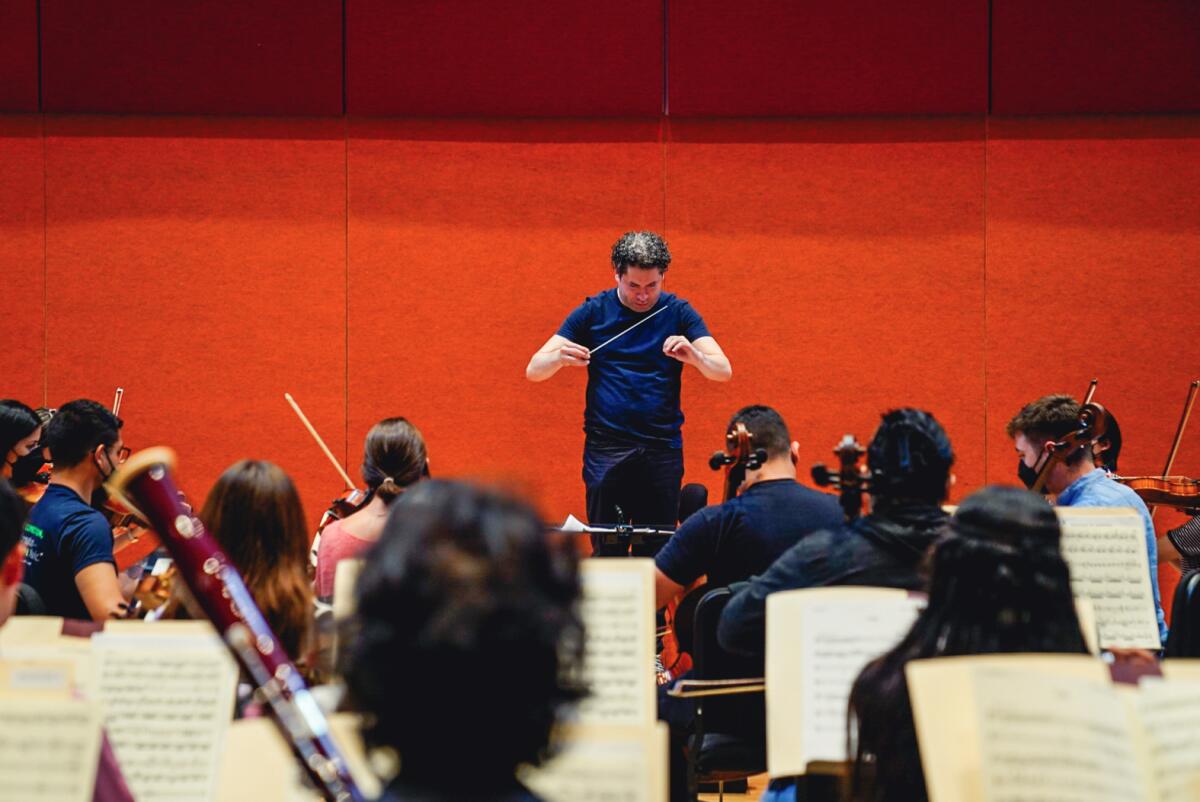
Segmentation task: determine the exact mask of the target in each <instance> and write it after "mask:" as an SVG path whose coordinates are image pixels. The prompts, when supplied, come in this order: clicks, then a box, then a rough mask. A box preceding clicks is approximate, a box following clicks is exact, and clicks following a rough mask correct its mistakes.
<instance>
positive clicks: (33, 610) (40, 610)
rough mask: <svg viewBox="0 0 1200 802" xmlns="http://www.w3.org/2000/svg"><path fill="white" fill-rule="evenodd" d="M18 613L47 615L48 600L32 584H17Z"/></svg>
mask: <svg viewBox="0 0 1200 802" xmlns="http://www.w3.org/2000/svg"><path fill="white" fill-rule="evenodd" d="M16 614H17V615H46V602H45V601H43V600H42V594H40V593H38V592H37V591H36V590H34V589H33V586H32V585H26V584H25V583H24V582H21V583H20V584H18V585H17V609H16Z"/></svg>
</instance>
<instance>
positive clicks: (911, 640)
mask: <svg viewBox="0 0 1200 802" xmlns="http://www.w3.org/2000/svg"><path fill="white" fill-rule="evenodd" d="M1061 539H1062V530H1061V528H1060V527H1059V523H1058V517H1057V516H1056V515H1055V514H1054V510H1053V509H1052V508H1051V507H1050V505H1049V504H1048V503H1047V502H1046V500H1045V499H1044V498H1042V497H1041V496H1039V495H1037V494H1035V493H1030V492H1028V491H1026V490H1022V489H1019V488H1014V487H999V486H992V487H987V488H984V489H983V490H980V491H978V492H977V493H974V494H973V495H971V496H969V497H968V498H967V499H965V500H964V501H963V503H962V505H961V506H960V507H959V508H958V511H957V512H956V513H955V515H954V517H953V518H952V519H951V520H950V522H949V524H948V526H947V532H946V534H945V536H944V537H943V538H942V539H941V540H939V542H938V543H937V544H936V545H935V546H934V547H933V551H932V554H931V557H930V567H931V575H930V580H929V603H928V604H927V606H926V607H925V609H924V611H923V612H922V613H921V614H920V615H919V616H918V617H917V620H916V622H915V623H914V624H913V627H912V629H911V630H909V632H908V634H907V635H906V636H905V637H904V639H903V640H901V641H900V643H899V644H898V645H897V646H896V647H895V648H893V649H892V650H891V651H890V652H888V653H887V654H885V655H883V656H882V657H879V658H877V659H876V660H874V661H872V662H871V663H869V664H868V665H867V667H866V668H864V669H863V671H862V673H861V674H859V676H858V679H857V680H856V681H855V683H854V687H853V689H852V690H851V692H850V715H849V724H850V740H851V742H852V748H851V750H850V754H853V755H854V757H855V762H854V767H853V769H852V771H851V774H850V798H851V799H852V800H855V802H885V801H888V802H890V801H891V800H897V802H898V801H899V800H905V802H912V801H916V802H919V800H923V799H925V798H926V795H925V777H924V774H923V773H922V771H921V761H920V756H919V753H918V751H917V737H916V730H915V727H914V725H913V717H912V706H911V703H910V701H909V696H908V685H907V683H906V681H905V677H904V667H905V665H906V664H907V663H908V662H909V661H910V660H917V659H921V658H926V657H938V656H950V655H966V654H995V653H1007V652H1066V653H1084V652H1086V651H1087V647H1086V645H1085V643H1084V639H1083V634H1082V632H1081V631H1080V627H1079V619H1078V617H1077V616H1076V613H1075V601H1074V598H1073V597H1072V595H1071V580H1070V573H1069V571H1068V569H1067V564H1066V562H1064V561H1063V558H1062V552H1061V551H1060V549H1059V543H1060V541H1061ZM854 742H856V743H854Z"/></svg>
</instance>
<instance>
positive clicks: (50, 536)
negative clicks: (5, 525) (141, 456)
mask: <svg viewBox="0 0 1200 802" xmlns="http://www.w3.org/2000/svg"><path fill="white" fill-rule="evenodd" d="M122 425H123V423H122V421H121V419H120V418H118V417H117V416H116V415H113V414H112V413H111V412H109V411H108V410H107V409H105V408H104V406H102V405H101V404H98V403H96V402H95V401H88V400H85V399H81V400H78V401H72V402H70V403H69V404H64V405H63V406H62V408H61V409H59V411H58V414H57V415H55V416H54V418H53V419H52V420H51V421H50V423H49V424H47V426H46V431H45V435H44V440H45V443H46V445H47V446H49V448H50V454H51V456H52V457H53V459H54V476H53V478H52V479H51V480H50V486H49V487H47V488H46V492H45V494H44V495H43V496H42V498H41V500H40V501H39V502H38V503H37V504H35V505H34V507H33V509H32V510H31V511H30V513H29V520H28V521H27V522H26V523H25V533H24V536H23V538H22V539H23V541H24V543H25V582H26V584H28V585H30V586H31V587H33V589H34V590H36V591H37V592H38V594H39V595H40V596H41V597H42V601H43V602H44V603H45V605H46V609H47V613H48V614H49V615H60V616H63V617H65V618H78V619H93V620H97V621H102V620H104V619H106V618H110V617H113V616H114V615H119V614H120V613H121V612H122V611H123V610H124V607H125V600H126V599H125V595H124V594H123V593H122V590H121V585H120V583H119V581H118V579H117V570H116V560H115V559H114V558H113V535H112V528H111V527H110V526H109V523H108V520H107V519H106V518H105V517H104V515H103V514H102V513H100V512H98V511H96V510H95V509H93V508H92V507H91V506H90V504H89V503H88V502H89V500H90V499H91V498H92V496H93V494H94V493H95V492H96V490H97V489H98V488H99V487H100V486H101V485H102V484H103V483H104V481H105V480H106V479H108V477H109V476H111V475H112V473H113V471H115V470H116V469H117V466H118V465H119V464H121V463H122V462H123V461H124V459H125V457H126V456H128V449H126V448H125V446H124V443H122V441H121V432H120V430H121V426H122Z"/></svg>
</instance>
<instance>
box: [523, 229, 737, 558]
mask: <svg viewBox="0 0 1200 802" xmlns="http://www.w3.org/2000/svg"><path fill="white" fill-rule="evenodd" d="M670 263H671V254H670V252H669V251H668V250H667V244H666V243H665V242H664V241H663V239H662V237H660V236H659V235H658V234H654V233H652V232H649V231H632V232H629V233H627V234H625V235H624V236H622V237H621V238H620V239H619V240H617V242H616V244H615V245H613V249H612V266H613V277H614V279H615V280H616V286H615V287H614V288H612V289H609V290H605V291H604V292H601V293H599V294H597V295H593V296H592V297H590V298H588V299H587V300H585V301H584V302H583V303H582V304H580V305H579V306H578V307H577V308H576V309H575V310H574V311H572V312H571V314H569V315H568V316H567V319H566V320H565V321H563V324H562V325H561V326H560V327H559V329H558V332H557V333H556V334H555V335H554V336H552V337H551V338H550V339H549V340H547V341H546V344H545V345H543V346H542V347H541V348H540V349H538V351H537V353H535V354H534V355H533V357H532V358H531V359H530V360H529V365H528V367H526V368H525V378H527V379H529V380H530V381H533V382H540V381H545V380H546V379H549V378H550V377H551V376H553V375H554V374H555V373H557V372H558V371H559V369H560V368H562V367H563V366H569V367H586V368H587V371H588V383H587V402H586V406H585V408H584V414H583V430H584V432H585V433H586V440H585V444H584V449H583V481H584V484H585V485H586V487H587V515H588V520H589V522H590V523H592V524H606V523H617V522H618V520H619V519H623V520H624V521H626V522H629V523H636V524H641V525H653V524H659V525H664V524H667V525H670V524H673V523H674V521H675V519H676V516H677V514H678V506H679V486H680V482H681V481H682V479H683V438H682V436H681V434H680V429H681V426H682V425H683V412H682V410H681V409H680V407H679V388H680V382H681V376H682V373H683V366H684V365H691V366H693V367H694V368H696V370H698V371H699V372H700V374H701V375H702V376H704V377H705V378H706V379H711V380H712V381H728V380H729V379H730V378H731V377H732V375H733V369H732V368H731V367H730V365H729V360H728V359H727V358H726V357H725V353H724V352H723V351H722V350H721V346H719V345H717V341H716V340H715V339H713V337H712V335H711V334H710V333H709V331H708V327H707V326H706V325H705V324H704V319H703V318H701V317H700V314H699V313H698V312H697V311H696V310H695V309H693V308H692V305H691V304H689V303H688V302H687V301H686V300H684V299H683V298H680V297H678V296H675V295H672V294H671V293H669V292H664V291H663V285H664V283H665V281H666V273H667V267H668V265H670ZM593 549H594V552H595V553H596V554H598V555H600V556H618V555H621V554H623V553H624V552H626V551H627V547H622V546H619V545H618V546H612V545H607V546H606V545H604V544H602V543H600V542H599V538H598V537H593ZM655 550H656V548H655V547H651V546H641V547H636V546H635V547H634V551H635V553H636V554H639V555H643V554H647V555H648V554H652V553H653V552H654V551H655Z"/></svg>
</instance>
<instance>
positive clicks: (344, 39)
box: [342, 0, 350, 114]
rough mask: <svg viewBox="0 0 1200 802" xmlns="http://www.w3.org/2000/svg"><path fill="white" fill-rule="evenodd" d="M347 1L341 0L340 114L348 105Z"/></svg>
mask: <svg viewBox="0 0 1200 802" xmlns="http://www.w3.org/2000/svg"><path fill="white" fill-rule="evenodd" d="M348 2H349V0H342V114H345V113H346V108H347V105H348V104H347V100H346V92H347V90H346V73H347V72H348V69H349V61H350V60H349V58H347V55H348V53H347V51H348V50H349V47H348V45H347V40H348V38H349V34H348V33H347V32H346V4H347V3H348Z"/></svg>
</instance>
